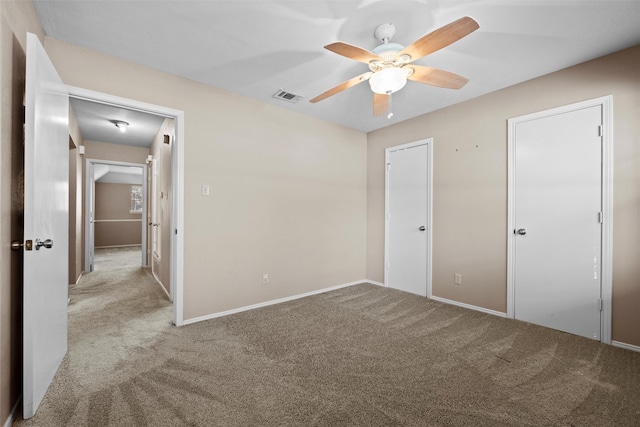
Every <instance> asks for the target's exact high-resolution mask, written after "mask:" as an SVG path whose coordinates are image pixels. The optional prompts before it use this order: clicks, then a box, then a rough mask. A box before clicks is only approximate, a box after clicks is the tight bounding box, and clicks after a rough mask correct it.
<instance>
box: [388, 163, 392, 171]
mask: <svg viewBox="0 0 640 427" xmlns="http://www.w3.org/2000/svg"><path fill="white" fill-rule="evenodd" d="M387 170H388V171H390V170H391V163H387Z"/></svg>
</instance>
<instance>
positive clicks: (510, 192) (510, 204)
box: [507, 95, 613, 344]
mask: <svg viewBox="0 0 640 427" xmlns="http://www.w3.org/2000/svg"><path fill="white" fill-rule="evenodd" d="M596 106H600V107H601V111H602V133H601V136H602V179H601V182H602V222H603V224H602V248H601V251H602V253H601V260H602V265H601V271H600V275H601V299H602V310H601V312H600V329H601V330H600V341H601V342H603V343H605V344H611V297H612V280H613V279H612V277H613V272H612V260H613V251H612V237H613V97H612V96H611V95H609V96H604V97H600V98H595V99H591V100H587V101H582V102H578V103H574V104H569V105H565V106H562V107H558V108H553V109H549V110H545V111H539V112H536V113H532V114H527V115H523V116H519V117H515V118H511V119H509V120H508V139H507V144H508V145H507V150H508V151H507V152H508V163H507V174H508V178H507V179H508V182H507V317H508V318H512V319H513V318H515V240H514V239H515V238H516V236H515V235H514V233H513V230H514V228H515V226H516V223H515V214H516V212H515V203H516V200H515V167H516V164H515V154H516V150H515V143H516V126H517V125H518V124H520V123H524V122H527V121H531V120H537V119H542V118H546V117H550V116H555V115H558V114H563V113H568V112H572V111H577V110H581V109H585V108H590V107H596Z"/></svg>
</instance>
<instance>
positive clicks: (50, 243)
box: [36, 239, 53, 251]
mask: <svg viewBox="0 0 640 427" xmlns="http://www.w3.org/2000/svg"><path fill="white" fill-rule="evenodd" d="M43 246H44V247H45V248H47V249H51V248H52V247H53V240H51V239H47V240H45V241H42V240H40V239H36V251H39V250H40V248H41V247H43Z"/></svg>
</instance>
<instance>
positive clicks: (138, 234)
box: [94, 182, 142, 248]
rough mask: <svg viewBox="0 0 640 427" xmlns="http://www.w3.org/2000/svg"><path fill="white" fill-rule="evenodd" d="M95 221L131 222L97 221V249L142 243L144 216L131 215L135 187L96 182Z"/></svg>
mask: <svg viewBox="0 0 640 427" xmlns="http://www.w3.org/2000/svg"><path fill="white" fill-rule="evenodd" d="M95 202H96V208H95V209H96V210H95V219H96V220H97V221H103V220H128V221H122V222H120V221H119V222H97V223H96V224H95V236H94V238H95V247H96V248H100V247H112V246H132V245H140V244H141V243H142V223H141V220H142V215H141V214H132V213H129V209H130V207H131V184H114V183H109V182H96V190H95Z"/></svg>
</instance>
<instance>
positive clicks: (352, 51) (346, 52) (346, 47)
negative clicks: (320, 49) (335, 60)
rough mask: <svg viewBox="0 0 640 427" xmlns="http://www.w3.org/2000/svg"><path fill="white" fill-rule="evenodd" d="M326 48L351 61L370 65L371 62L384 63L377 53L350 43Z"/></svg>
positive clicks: (339, 43)
mask: <svg viewBox="0 0 640 427" xmlns="http://www.w3.org/2000/svg"><path fill="white" fill-rule="evenodd" d="M324 48H325V49H327V50H330V51H331V52H334V53H337V54H338V55H342V56H345V57H347V58H349V59H354V60H356V61H360V62H363V63H365V64H369V62H371V61H382V58H380V57H379V56H378V55H376V54H375V53H371V52H369V51H368V50H366V49H363V48H361V47H358V46H354V45H351V44H348V43H343V42H335V43H331V44H329V45H326V46H325V47H324Z"/></svg>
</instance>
